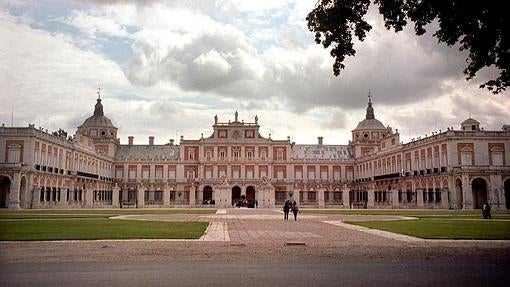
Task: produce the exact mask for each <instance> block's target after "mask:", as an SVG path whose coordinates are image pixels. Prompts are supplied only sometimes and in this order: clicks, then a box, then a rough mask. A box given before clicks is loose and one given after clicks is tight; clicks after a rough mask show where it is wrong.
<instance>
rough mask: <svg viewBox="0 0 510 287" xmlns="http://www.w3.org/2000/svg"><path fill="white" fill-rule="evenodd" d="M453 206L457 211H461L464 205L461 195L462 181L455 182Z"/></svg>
mask: <svg viewBox="0 0 510 287" xmlns="http://www.w3.org/2000/svg"><path fill="white" fill-rule="evenodd" d="M455 204H456V205H457V207H458V208H459V209H462V206H463V204H464V195H463V194H462V181H461V180H460V179H459V178H457V180H456V181H455Z"/></svg>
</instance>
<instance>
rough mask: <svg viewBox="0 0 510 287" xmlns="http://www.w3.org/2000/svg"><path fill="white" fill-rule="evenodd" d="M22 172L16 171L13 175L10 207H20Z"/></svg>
mask: <svg viewBox="0 0 510 287" xmlns="http://www.w3.org/2000/svg"><path fill="white" fill-rule="evenodd" d="M20 180H21V177H20V174H19V173H17V172H16V173H14V175H13V177H12V182H11V187H10V190H9V209H20V201H19V193H20Z"/></svg>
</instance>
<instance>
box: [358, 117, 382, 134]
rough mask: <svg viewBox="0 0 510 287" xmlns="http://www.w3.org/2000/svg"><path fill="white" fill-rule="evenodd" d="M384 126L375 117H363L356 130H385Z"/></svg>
mask: <svg viewBox="0 0 510 287" xmlns="http://www.w3.org/2000/svg"><path fill="white" fill-rule="evenodd" d="M385 129H386V128H385V127H384V125H383V124H382V123H381V121H379V120H377V119H364V120H362V121H361V122H359V124H358V125H357V126H356V128H355V129H354V130H355V131H356V130H385Z"/></svg>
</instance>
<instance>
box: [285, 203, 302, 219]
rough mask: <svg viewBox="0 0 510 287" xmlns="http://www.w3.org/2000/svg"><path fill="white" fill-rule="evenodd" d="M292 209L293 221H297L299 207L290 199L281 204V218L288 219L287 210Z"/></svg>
mask: <svg viewBox="0 0 510 287" xmlns="http://www.w3.org/2000/svg"><path fill="white" fill-rule="evenodd" d="M291 210H292V213H294V221H297V214H298V211H299V208H298V206H297V203H296V201H294V202H292V203H291V202H290V200H287V201H286V202H285V205H284V206H283V220H289V212H290V211H291Z"/></svg>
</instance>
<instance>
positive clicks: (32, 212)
mask: <svg viewBox="0 0 510 287" xmlns="http://www.w3.org/2000/svg"><path fill="white" fill-rule="evenodd" d="M215 212H216V210H215V209H202V208H200V209H198V208H196V209H28V210H17V211H10V210H8V211H0V220H1V219H18V218H19V219H31V218H33V219H52V218H107V217H111V216H116V215H130V214H131V215H135V214H138V215H139V214H213V213H215Z"/></svg>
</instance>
